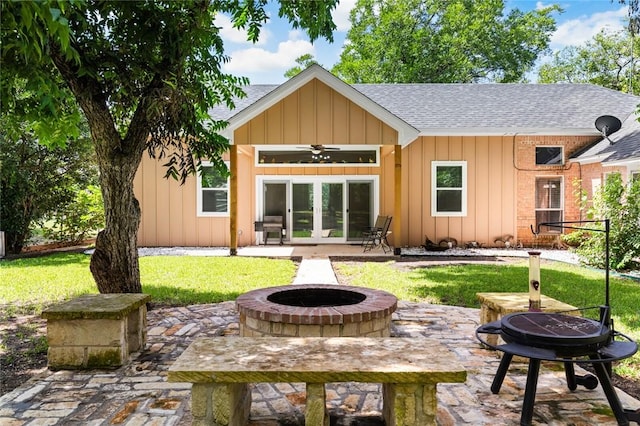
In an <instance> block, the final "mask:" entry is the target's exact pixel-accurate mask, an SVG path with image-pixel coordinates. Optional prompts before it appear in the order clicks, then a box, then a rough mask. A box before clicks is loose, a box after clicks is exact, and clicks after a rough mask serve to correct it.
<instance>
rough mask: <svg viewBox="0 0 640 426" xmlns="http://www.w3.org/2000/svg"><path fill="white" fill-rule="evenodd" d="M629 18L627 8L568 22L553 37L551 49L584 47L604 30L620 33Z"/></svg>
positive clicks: (581, 17) (561, 25) (560, 26)
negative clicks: (625, 20)
mask: <svg viewBox="0 0 640 426" xmlns="http://www.w3.org/2000/svg"><path fill="white" fill-rule="evenodd" d="M626 17H627V8H626V7H625V6H623V7H621V8H620V9H618V10H612V11H607V12H598V13H594V14H593V15H591V16H586V15H583V16H580V17H578V18H576V19H571V20H568V21H566V22H564V23H562V24H560V25H559V26H558V29H557V30H556V32H555V33H554V34H553V35H552V36H551V49H553V50H559V49H562V48H563V47H566V46H577V45H583V44H584V43H586V42H587V41H588V40H591V39H592V38H593V36H595V35H596V34H598V33H599V32H600V31H601V30H602V29H606V30H607V31H618V30H621V29H623V28H624V21H623V20H624V18H626Z"/></svg>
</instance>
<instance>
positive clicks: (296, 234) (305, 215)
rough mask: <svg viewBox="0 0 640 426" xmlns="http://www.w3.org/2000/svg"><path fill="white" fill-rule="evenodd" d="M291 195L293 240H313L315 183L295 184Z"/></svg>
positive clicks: (292, 185)
mask: <svg viewBox="0 0 640 426" xmlns="http://www.w3.org/2000/svg"><path fill="white" fill-rule="evenodd" d="M291 193H292V197H291V238H311V237H313V228H314V217H313V216H314V208H313V207H314V206H313V183H293V184H291Z"/></svg>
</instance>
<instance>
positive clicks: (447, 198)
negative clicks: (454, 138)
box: [431, 161, 467, 216]
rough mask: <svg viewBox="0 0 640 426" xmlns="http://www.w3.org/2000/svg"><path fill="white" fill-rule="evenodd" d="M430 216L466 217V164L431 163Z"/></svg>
mask: <svg viewBox="0 0 640 426" xmlns="http://www.w3.org/2000/svg"><path fill="white" fill-rule="evenodd" d="M431 182H432V189H431V215H432V216H466V215H467V162H466V161H434V162H432V163H431Z"/></svg>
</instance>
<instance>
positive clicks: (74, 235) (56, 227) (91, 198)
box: [43, 185, 104, 243]
mask: <svg viewBox="0 0 640 426" xmlns="http://www.w3.org/2000/svg"><path fill="white" fill-rule="evenodd" d="M74 192H75V198H74V199H72V200H71V201H70V202H68V203H67V204H65V205H62V206H59V208H57V209H55V210H54V211H53V212H52V213H51V214H49V215H48V218H49V219H51V220H52V221H53V223H52V224H50V225H49V226H46V227H44V228H43V231H44V236H45V237H46V238H48V239H51V240H55V241H64V242H74V243H75V242H81V241H84V240H86V239H87V238H89V237H92V236H95V235H96V233H97V232H98V230H100V229H101V228H102V227H103V226H104V206H103V202H102V193H101V192H100V188H99V187H98V186H96V185H89V186H88V187H87V188H84V189H83V188H79V187H78V186H77V185H76V186H75V188H74Z"/></svg>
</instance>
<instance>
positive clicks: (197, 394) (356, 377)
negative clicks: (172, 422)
mask: <svg viewBox="0 0 640 426" xmlns="http://www.w3.org/2000/svg"><path fill="white" fill-rule="evenodd" d="M466 377H467V373H466V371H465V370H464V368H463V367H462V366H461V365H460V364H459V363H457V362H456V360H455V355H454V354H453V353H451V352H450V351H449V350H448V349H446V348H445V347H444V346H443V345H441V344H440V343H439V342H437V341H434V340H431V339H419V338H393V337H392V338H360V337H334V338H327V337H291V338H283V337H221V338H200V339H197V340H195V341H194V342H193V343H192V344H191V345H190V346H189V347H188V348H187V349H186V350H185V351H184V352H183V353H182V355H180V357H179V358H178V359H177V360H176V361H175V363H174V364H173V365H172V366H171V367H170V369H169V373H168V380H169V381H170V382H191V383H193V387H192V389H191V412H192V415H193V424H194V425H216V426H244V425H246V423H247V421H248V419H249V414H250V408H251V392H250V390H249V386H248V384H249V383H260V382H267V383H282V382H287V383H298V382H303V383H306V388H307V400H306V408H305V425H306V426H327V425H328V424H329V416H328V414H327V411H326V402H325V383H334V382H365V383H382V386H383V392H382V398H383V416H384V418H385V422H386V425H387V426H427V425H435V424H436V413H437V399H436V385H437V384H438V383H448V382H456V383H462V382H464V381H465V380H466Z"/></svg>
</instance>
